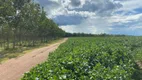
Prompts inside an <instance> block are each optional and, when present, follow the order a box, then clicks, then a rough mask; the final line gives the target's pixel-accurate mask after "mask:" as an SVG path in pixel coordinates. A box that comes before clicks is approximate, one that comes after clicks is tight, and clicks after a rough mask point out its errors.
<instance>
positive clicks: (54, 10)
mask: <svg viewBox="0 0 142 80" xmlns="http://www.w3.org/2000/svg"><path fill="white" fill-rule="evenodd" d="M37 2H38V3H40V4H41V5H42V6H44V7H45V11H46V12H47V16H48V17H49V18H51V19H53V20H54V21H55V22H56V23H57V24H58V25H59V26H60V28H62V29H63V30H65V31H67V32H85V33H94V34H97V33H110V34H142V32H141V33H140V31H138V29H142V28H141V25H142V24H141V21H142V20H141V19H142V11H141V10H142V5H141V0H37ZM137 32H138V33H137Z"/></svg>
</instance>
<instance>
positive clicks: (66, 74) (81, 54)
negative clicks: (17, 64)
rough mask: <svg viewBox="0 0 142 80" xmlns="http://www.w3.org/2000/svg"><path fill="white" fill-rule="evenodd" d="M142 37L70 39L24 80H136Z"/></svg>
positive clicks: (32, 70)
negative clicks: (135, 52)
mask: <svg viewBox="0 0 142 80" xmlns="http://www.w3.org/2000/svg"><path fill="white" fill-rule="evenodd" d="M141 40H142V38H139V39H137V38H136V37H95V38H88V37H86V38H70V39H69V40H68V41H67V42H66V43H64V44H62V45H60V47H59V48H58V49H57V50H56V51H55V52H53V53H51V54H50V55H49V58H48V61H46V62H44V63H42V64H39V65H38V66H37V67H34V68H33V69H31V70H30V72H27V73H25V75H24V77H23V78H22V79H21V80H133V75H134V73H135V72H136V69H135V67H134V66H135V62H134V58H133V56H134V49H133V48H135V47H136V46H138V44H135V41H141Z"/></svg>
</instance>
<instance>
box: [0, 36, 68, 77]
mask: <svg viewBox="0 0 142 80" xmlns="http://www.w3.org/2000/svg"><path fill="white" fill-rule="evenodd" d="M66 40H67V38H64V40H62V41H59V42H57V43H55V44H52V45H50V46H47V47H43V48H40V49H36V50H34V51H32V52H30V53H27V54H25V55H24V56H21V57H18V58H16V59H15V58H13V59H10V60H8V61H7V62H5V63H2V64H0V80H18V79H20V78H21V77H22V75H23V73H25V72H27V71H29V70H30V69H31V68H32V67H34V66H36V65H37V64H39V63H42V62H43V61H45V60H46V59H47V57H48V54H49V53H50V52H53V51H54V50H55V49H56V48H57V47H58V46H59V45H60V44H61V43H63V42H65V41H66Z"/></svg>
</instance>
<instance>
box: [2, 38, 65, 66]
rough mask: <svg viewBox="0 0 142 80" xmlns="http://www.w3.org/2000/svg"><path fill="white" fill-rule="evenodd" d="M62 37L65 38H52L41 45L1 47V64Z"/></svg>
mask: <svg viewBox="0 0 142 80" xmlns="http://www.w3.org/2000/svg"><path fill="white" fill-rule="evenodd" d="M62 39H63V38H60V39H56V40H51V41H48V42H47V43H41V44H40V45H36V46H27V47H17V48H15V49H12V48H10V49H2V48H0V64H1V63H3V62H5V61H7V60H9V59H11V58H16V57H19V56H22V55H24V54H26V53H29V52H31V51H33V50H35V49H38V48H42V47H45V46H49V45H51V44H54V43H56V42H58V41H61V40H62Z"/></svg>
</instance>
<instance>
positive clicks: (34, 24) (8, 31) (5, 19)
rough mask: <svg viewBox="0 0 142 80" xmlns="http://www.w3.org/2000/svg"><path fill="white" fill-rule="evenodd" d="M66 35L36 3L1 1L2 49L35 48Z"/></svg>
mask: <svg viewBox="0 0 142 80" xmlns="http://www.w3.org/2000/svg"><path fill="white" fill-rule="evenodd" d="M64 35H65V31H63V30H62V29H60V28H59V27H58V25H57V24H56V23H54V22H53V20H51V19H49V18H47V17H46V12H45V11H44V8H43V7H41V6H40V5H39V4H37V3H35V2H34V1H32V0H0V49H1V48H4V49H9V48H16V47H19V46H34V45H38V44H40V43H44V42H48V40H52V39H55V38H59V37H63V36H64Z"/></svg>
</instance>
